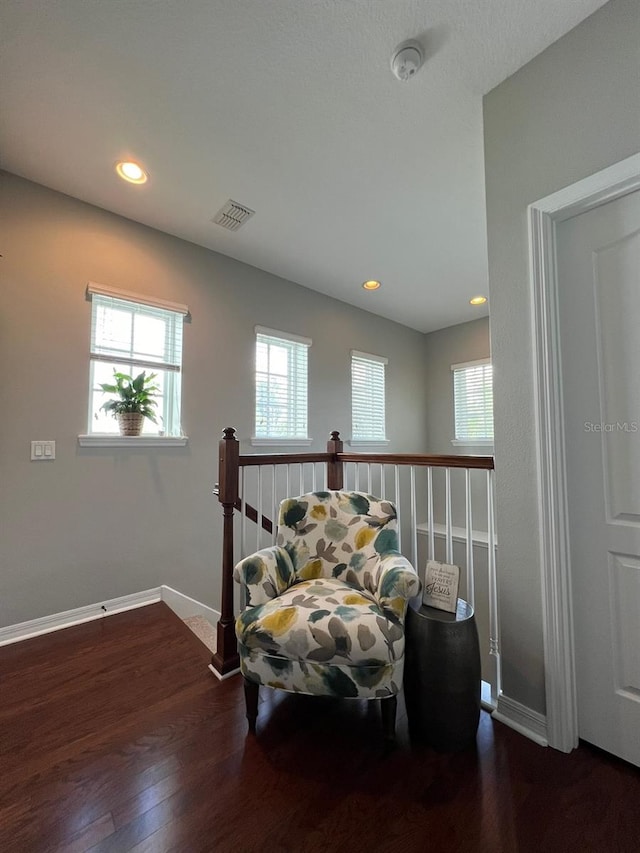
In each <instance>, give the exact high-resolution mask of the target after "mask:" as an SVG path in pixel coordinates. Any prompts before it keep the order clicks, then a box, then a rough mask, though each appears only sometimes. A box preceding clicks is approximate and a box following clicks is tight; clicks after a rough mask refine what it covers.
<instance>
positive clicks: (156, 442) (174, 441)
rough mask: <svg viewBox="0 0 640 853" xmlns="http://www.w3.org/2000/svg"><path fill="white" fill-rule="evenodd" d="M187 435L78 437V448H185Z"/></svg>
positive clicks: (97, 435)
mask: <svg viewBox="0 0 640 853" xmlns="http://www.w3.org/2000/svg"><path fill="white" fill-rule="evenodd" d="M188 441H189V436H187V435H171V436H170V435H100V434H99V433H96V434H95V435H79V436H78V444H79V445H80V447H138V448H139V447H185V446H186V444H187V442H188Z"/></svg>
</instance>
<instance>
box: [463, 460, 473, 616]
mask: <svg viewBox="0 0 640 853" xmlns="http://www.w3.org/2000/svg"><path fill="white" fill-rule="evenodd" d="M464 484H465V491H466V521H467V601H468V602H469V604H470V605H471V606H472V607H473V608H474V609H475V598H476V594H475V577H474V573H473V511H472V503H473V501H472V500H471V471H470V470H469V468H466V469H465V472H464Z"/></svg>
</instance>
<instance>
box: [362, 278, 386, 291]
mask: <svg viewBox="0 0 640 853" xmlns="http://www.w3.org/2000/svg"><path fill="white" fill-rule="evenodd" d="M362 286H363V287H364V289H365V290H377V289H378V288H379V287H382V284H381V283H380V282H379V281H376V280H375V279H373V278H372V279H370V280H369V281H363V282H362Z"/></svg>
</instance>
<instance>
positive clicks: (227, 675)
mask: <svg viewBox="0 0 640 853" xmlns="http://www.w3.org/2000/svg"><path fill="white" fill-rule="evenodd" d="M209 669H210V670H211V672H212V673H213V674H214V675H215V677H216V678H217V679H218V681H226V680H227V678H231V676H232V675H238V673H239V672H240V667H238V668H237V669H232V670H231V672H225V674H224V675H220V673H219V672H218V670H217V669H216V668H215V666H214V665H213V664H212V663H210V664H209Z"/></svg>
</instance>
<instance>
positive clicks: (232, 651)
mask: <svg viewBox="0 0 640 853" xmlns="http://www.w3.org/2000/svg"><path fill="white" fill-rule="evenodd" d="M223 436H224V437H223V438H222V439H221V440H220V443H219V445H218V448H219V453H218V481H219V492H218V500H219V501H220V503H221V504H222V508H223V527H222V596H221V602H220V619H219V621H218V626H217V631H218V634H217V646H216V653H215V654H214V655H213V657H212V658H211V663H212V665H213V667H214V669H215V670H217V672H218V673H219V674H220V675H226V674H227V673H228V672H231V671H232V670H234V669H238V667H239V666H240V658H239V656H238V643H237V640H236V632H235V618H234V612H233V566H234V559H233V515H234V510H235V505H236V502H237V500H238V475H239V470H240V466H239V464H238V457H239V455H240V443H239V442H238V439H237V438H236V436H235V430H234V429H233V427H227V428H226V429H225V430H224V431H223Z"/></svg>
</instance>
